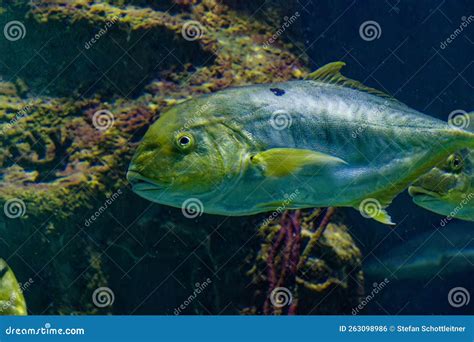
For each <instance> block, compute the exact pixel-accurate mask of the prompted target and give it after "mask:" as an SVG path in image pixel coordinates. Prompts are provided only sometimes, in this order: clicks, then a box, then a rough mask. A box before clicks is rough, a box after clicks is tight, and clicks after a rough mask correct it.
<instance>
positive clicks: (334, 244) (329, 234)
mask: <svg viewBox="0 0 474 342" xmlns="http://www.w3.org/2000/svg"><path fill="white" fill-rule="evenodd" d="M322 213H323V211H322V210H320V209H316V210H314V211H310V212H299V211H296V212H294V213H288V212H285V213H283V214H282V215H281V217H280V219H279V221H278V222H273V223H270V224H263V225H262V226H261V227H260V235H261V237H262V238H263V242H262V244H261V248H260V251H259V253H258V254H257V256H256V258H255V260H254V264H253V266H252V267H251V270H250V271H249V272H248V273H247V274H248V275H249V276H251V278H252V283H253V286H254V287H255V290H256V294H257V295H256V296H255V299H254V303H253V305H251V306H249V307H247V308H245V309H244V310H243V311H242V313H243V314H248V313H260V312H262V313H265V314H285V313H286V314H290V315H291V314H296V313H297V314H316V313H326V314H327V313H341V312H346V311H347V312H350V309H351V308H352V307H354V306H355V305H357V304H358V302H359V300H360V298H361V296H362V295H363V273H362V270H361V253H360V250H359V249H358V248H357V246H356V245H355V243H354V241H353V240H352V238H351V237H350V235H349V234H348V233H347V228H346V227H345V226H343V225H339V224H335V223H330V222H329V221H330V219H331V217H332V216H333V213H334V209H333V208H329V209H328V210H327V211H326V213H325V214H324V215H322ZM321 216H322V217H321ZM318 221H319V223H317V222H318ZM281 288H284V289H285V291H288V292H289V293H291V295H290V294H288V293H287V294H286V296H287V297H286V299H287V302H285V303H284V304H285V305H275V297H274V296H278V293H274V291H275V290H277V291H278V289H281ZM280 295H283V294H281V293H280ZM272 297H273V298H272ZM289 297H291V300H290V301H288V298H289ZM272 300H273V301H272ZM262 303H263V305H262ZM260 308H262V309H260Z"/></svg>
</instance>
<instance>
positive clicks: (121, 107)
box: [0, 0, 304, 218]
mask: <svg viewBox="0 0 474 342" xmlns="http://www.w3.org/2000/svg"><path fill="white" fill-rule="evenodd" d="M180 3H182V2H180ZM189 9H190V11H191V12H184V13H180V14H178V15H174V16H173V15H171V14H169V13H167V12H161V11H154V10H152V9H150V8H140V7H127V6H122V7H120V6H118V5H112V4H109V3H107V2H99V1H84V0H80V1H79V0H78V1H69V0H68V1H62V0H55V1H40V2H35V6H34V7H32V8H31V9H30V11H29V15H30V16H31V17H32V18H34V20H35V21H37V22H38V23H39V25H48V24H49V23H55V22H59V23H62V24H63V25H71V26H72V25H76V26H77V25H79V24H78V23H84V22H87V23H89V24H90V25H94V26H96V27H99V28H100V27H102V26H103V25H104V24H106V23H107V22H111V21H113V22H114V23H115V24H114V25H115V27H114V28H115V29H116V30H119V31H121V32H128V34H129V35H130V34H132V33H133V32H135V31H143V30H157V33H158V34H161V35H164V36H167V35H169V34H172V36H173V39H174V40H180V41H181V42H184V45H178V43H174V45H178V46H179V48H180V49H182V50H183V51H182V52H180V53H178V52H172V53H173V54H175V55H186V50H187V49H190V53H193V51H194V50H195V48H196V45H197V44H199V49H200V50H201V51H203V52H205V53H206V55H205V56H206V57H207V56H209V57H207V58H208V59H209V62H212V64H209V65H208V64H206V63H204V64H202V65H196V66H193V65H192V62H191V59H190V58H189V56H188V57H187V58H184V59H183V60H184V61H189V62H187V64H185V65H180V62H177V67H174V66H170V65H163V66H162V67H164V69H162V68H160V67H161V66H160V65H156V66H155V65H154V66H153V69H152V70H150V69H147V70H146V71H147V73H148V74H151V75H152V76H149V78H150V81H149V83H148V84H146V85H144V86H143V89H144V93H143V94H142V95H140V96H139V97H137V98H136V99H129V98H127V97H112V98H110V97H108V96H104V95H101V94H100V90H98V93H97V94H95V95H94V96H92V97H87V98H83V97H77V96H75V93H76V92H77V90H74V89H71V94H70V96H65V97H61V98H51V97H44V96H36V97H33V96H27V97H26V98H23V97H20V95H19V94H18V90H15V89H19V88H20V87H19V85H15V84H12V83H1V84H0V93H1V94H3V96H1V97H0V120H1V121H0V122H1V126H0V129H1V130H2V132H3V133H4V134H2V137H1V145H0V151H1V153H0V155H1V157H0V166H1V173H0V179H1V181H2V182H1V183H0V202H3V201H6V200H7V199H9V198H12V197H18V198H22V199H23V200H24V201H25V202H26V203H27V204H29V205H28V207H29V208H30V209H29V210H28V215H29V216H46V215H49V214H50V213H51V212H53V211H55V210H57V211H56V212H55V213H56V215H58V218H67V217H69V216H70V215H72V213H74V211H75V210H77V209H78V208H88V207H90V202H89V201H88V198H90V194H93V195H95V196H98V197H100V196H101V194H103V193H104V191H106V190H109V191H110V190H112V189H114V188H115V189H116V188H117V187H120V186H122V185H123V179H124V172H125V170H126V167H127V161H128V160H129V156H130V153H131V151H133V148H134V144H135V143H136V142H137V141H138V140H139V138H140V136H141V135H142V134H143V132H144V131H145V129H146V127H147V126H148V125H149V124H150V123H152V122H153V121H154V120H156V118H157V117H158V116H159V114H160V113H162V112H163V111H164V110H166V108H167V107H168V106H170V105H173V104H174V103H176V102H177V101H182V100H184V99H186V98H189V97H190V96H193V95H196V94H200V93H207V92H211V91H216V90H219V89H222V88H224V87H229V86H233V85H241V84H249V83H262V82H269V81H281V80H287V79H290V78H294V77H301V76H302V75H303V73H304V69H303V67H302V62H301V61H298V59H297V58H296V57H295V56H294V55H292V54H291V53H290V52H288V50H287V47H284V46H277V45H271V46H266V47H265V48H264V47H263V46H262V45H261V43H262V42H263V41H264V40H265V39H266V38H267V36H268V34H269V33H270V32H271V31H272V30H271V28H270V27H269V26H266V25H265V24H262V23H259V22H256V21H252V20H251V19H250V18H246V17H239V16H238V15H237V14H236V13H235V12H232V11H228V9H227V8H226V6H224V5H221V4H219V3H218V2H217V1H210V0H208V1H203V2H201V3H200V4H198V5H196V6H194V7H190V8H189ZM190 19H192V20H193V21H196V22H198V23H199V27H198V28H197V29H199V30H202V37H201V38H200V39H199V40H198V42H188V41H186V40H185V39H184V38H183V34H182V32H181V31H182V29H183V25H185V24H186V23H187V22H188V21H189V20H190ZM32 25H33V24H32ZM76 26H73V27H74V28H76ZM87 32H89V31H87ZM261 32H265V33H261ZM110 33H111V34H112V32H110ZM106 34H108V33H106ZM46 38H47V37H43V39H42V41H45V40H46ZM100 39H102V40H104V41H105V40H107V38H106V37H102V38H99V42H98V43H97V44H99V43H100ZM124 42H125V41H124ZM124 42H122V43H124ZM169 42H170V49H171V48H172V47H171V43H172V40H169ZM186 44H188V45H186ZM47 49H48V47H45V50H47ZM93 49H94V47H92V48H91V50H93ZM150 53H154V52H153V51H142V52H140V53H139V55H145V54H150ZM43 54H46V52H43ZM134 58H138V57H134ZM97 63H98V62H97ZM289 66H291V67H289ZM30 67H33V66H30ZM166 67H167V68H166ZM64 71H67V72H65V74H69V73H70V70H69V69H64ZM39 72H41V70H39ZM82 73H83V71H82V70H81V71H80V72H79V73H78V74H82ZM20 74H21V73H20ZM78 74H75V77H79V75H78ZM86 76H87V77H86V78H87V79H92V80H95V79H97V77H93V75H91V74H87V73H86ZM127 76H128V75H127ZM24 78H25V79H24V80H23V81H24V82H26V83H27V84H29V83H31V84H33V85H35V87H36V88H37V89H36V91H37V90H38V89H39V90H42V88H43V84H40V85H38V80H37V79H32V77H31V76H30V75H29V74H28V75H27V74H25V75H24ZM101 78H102V77H101ZM105 78H108V77H105ZM122 81H123V80H122ZM48 83H50V82H48ZM68 83H69V84H77V83H79V82H77V81H76V82H68ZM112 83H114V82H112ZM114 84H115V83H114ZM108 86H109V87H113V85H111V84H109V85H108ZM135 86H136V84H134V87H135ZM33 88H34V87H33ZM34 92H35V89H33V90H32V93H34ZM119 95H120V92H119ZM99 110H108V111H110V113H112V114H113V119H114V124H113V126H112V127H110V129H108V130H106V131H100V130H98V129H97V128H96V127H94V125H93V124H92V118H93V115H94V113H95V112H97V111H99ZM21 111H24V112H25V114H24V115H20V114H19V113H20V112H21ZM111 170H114V172H111ZM45 199H46V200H45ZM64 204H67V205H66V206H64Z"/></svg>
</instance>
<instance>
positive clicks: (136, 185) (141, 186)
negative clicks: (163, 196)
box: [127, 170, 162, 192]
mask: <svg viewBox="0 0 474 342" xmlns="http://www.w3.org/2000/svg"><path fill="white" fill-rule="evenodd" d="M127 180H128V181H129V183H130V184H131V185H132V190H133V191H134V192H142V191H158V190H162V187H160V186H159V185H157V184H155V183H154V182H153V181H151V180H150V179H148V178H147V177H144V176H142V175H141V174H140V173H139V172H138V171H134V170H128V172H127Z"/></svg>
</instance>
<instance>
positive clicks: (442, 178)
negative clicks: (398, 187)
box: [408, 113, 474, 225]
mask: <svg viewBox="0 0 474 342" xmlns="http://www.w3.org/2000/svg"><path fill="white" fill-rule="evenodd" d="M465 118H467V119H466V120H465V122H466V123H467V128H466V129H468V130H469V131H471V132H474V113H466V114H465ZM408 193H409V194H410V196H411V197H412V200H413V202H414V203H415V204H416V205H418V206H420V207H422V208H425V209H427V210H430V211H432V212H434V213H437V214H440V215H443V216H446V217H449V218H457V219H460V220H466V221H474V149H463V150H460V151H457V152H455V153H453V154H451V155H449V156H448V157H447V158H446V159H445V160H444V161H442V162H441V163H440V164H439V165H437V166H436V167H434V168H433V169H431V170H430V171H429V172H427V173H426V174H425V175H423V176H421V177H420V178H418V179H417V180H416V181H415V182H414V183H413V184H412V185H411V186H410V187H409V188H408ZM442 224H444V225H445V224H446V223H444V221H443V223H442Z"/></svg>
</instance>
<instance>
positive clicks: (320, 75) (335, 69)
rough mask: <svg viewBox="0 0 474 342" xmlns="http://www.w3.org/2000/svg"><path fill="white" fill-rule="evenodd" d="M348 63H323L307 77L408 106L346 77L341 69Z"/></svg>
mask: <svg viewBox="0 0 474 342" xmlns="http://www.w3.org/2000/svg"><path fill="white" fill-rule="evenodd" d="M345 65H346V63H344V62H332V63H329V64H326V65H323V66H322V67H320V68H319V69H317V70H316V71H314V72H312V73H311V74H309V75H307V76H306V77H305V79H307V80H313V81H319V82H324V83H329V84H337V85H340V86H343V87H347V88H353V89H357V90H360V91H363V92H366V93H369V94H373V95H377V96H380V97H383V98H384V99H386V100H388V101H391V102H396V103H397V104H399V105H403V106H406V105H405V104H403V103H401V102H399V101H398V100H396V99H395V98H394V97H392V96H390V95H388V94H385V93H384V92H382V91H380V90H377V89H374V88H371V87H368V86H366V85H364V84H362V83H360V82H359V81H355V80H352V79H350V78H347V77H345V76H344V75H342V74H341V69H342V68H343V67H344V66H345Z"/></svg>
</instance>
